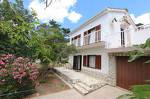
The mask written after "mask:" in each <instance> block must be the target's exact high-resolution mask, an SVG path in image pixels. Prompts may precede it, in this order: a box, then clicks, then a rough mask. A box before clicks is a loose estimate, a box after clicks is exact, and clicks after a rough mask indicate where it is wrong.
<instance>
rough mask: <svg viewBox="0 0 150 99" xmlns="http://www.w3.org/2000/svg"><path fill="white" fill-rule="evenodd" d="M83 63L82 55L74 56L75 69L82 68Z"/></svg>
mask: <svg viewBox="0 0 150 99" xmlns="http://www.w3.org/2000/svg"><path fill="white" fill-rule="evenodd" d="M81 63H82V55H78V56H74V58H73V69H74V70H81Z"/></svg>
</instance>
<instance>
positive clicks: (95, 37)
mask: <svg viewBox="0 0 150 99" xmlns="http://www.w3.org/2000/svg"><path fill="white" fill-rule="evenodd" d="M100 41H101V31H96V32H92V33H90V34H88V35H85V36H84V39H83V45H89V44H91V43H96V42H100Z"/></svg>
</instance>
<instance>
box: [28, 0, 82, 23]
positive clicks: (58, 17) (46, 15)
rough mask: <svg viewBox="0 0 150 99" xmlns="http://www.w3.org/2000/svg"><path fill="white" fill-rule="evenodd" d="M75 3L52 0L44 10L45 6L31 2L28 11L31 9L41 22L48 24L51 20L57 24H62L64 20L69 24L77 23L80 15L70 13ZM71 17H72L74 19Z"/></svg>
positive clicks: (35, 1)
mask: <svg viewBox="0 0 150 99" xmlns="http://www.w3.org/2000/svg"><path fill="white" fill-rule="evenodd" d="M76 2H77V0H54V2H53V3H52V4H51V5H50V6H49V7H48V8H46V9H45V4H44V3H41V2H40V0H32V1H31V2H30V4H29V9H33V10H34V11H35V12H36V13H37V17H38V18H39V19H40V20H41V21H42V22H48V21H49V20H51V19H54V20H55V21H57V22H63V21H64V19H65V18H67V19H68V20H70V21H71V22H78V21H79V19H80V18H81V16H82V15H81V14H80V13H77V12H75V11H70V10H71V9H72V7H74V6H75V4H76ZM72 15H74V17H73V16H72Z"/></svg>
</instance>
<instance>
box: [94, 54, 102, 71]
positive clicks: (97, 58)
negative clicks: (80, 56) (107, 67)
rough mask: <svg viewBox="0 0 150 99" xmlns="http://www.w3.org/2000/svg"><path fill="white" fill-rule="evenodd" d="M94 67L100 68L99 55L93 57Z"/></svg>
mask: <svg viewBox="0 0 150 99" xmlns="http://www.w3.org/2000/svg"><path fill="white" fill-rule="evenodd" d="M95 68H96V69H101V55H96V57H95Z"/></svg>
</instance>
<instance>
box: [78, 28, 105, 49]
mask: <svg viewBox="0 0 150 99" xmlns="http://www.w3.org/2000/svg"><path fill="white" fill-rule="evenodd" d="M100 36H101V32H100V31H96V32H92V33H90V34H87V35H85V36H84V37H83V46H77V49H79V50H80V49H90V48H98V47H102V48H103V47H105V42H104V41H101V40H100V38H101V37H100Z"/></svg>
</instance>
